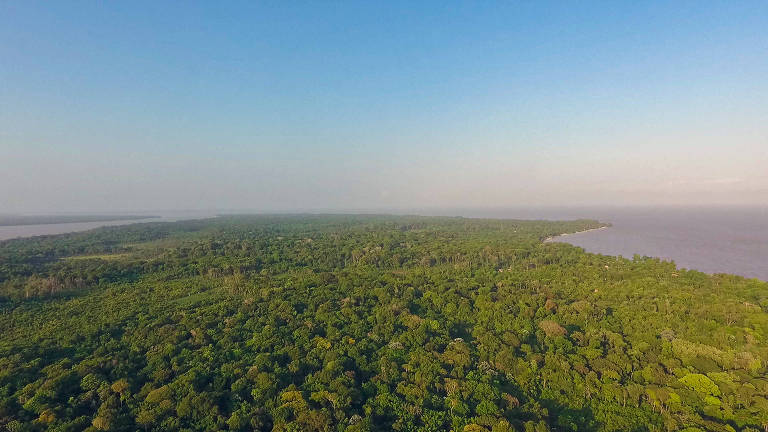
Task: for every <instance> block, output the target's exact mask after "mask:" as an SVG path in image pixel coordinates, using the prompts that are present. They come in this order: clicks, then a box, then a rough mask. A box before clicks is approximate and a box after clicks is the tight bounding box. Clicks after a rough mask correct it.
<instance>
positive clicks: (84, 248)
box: [0, 215, 768, 432]
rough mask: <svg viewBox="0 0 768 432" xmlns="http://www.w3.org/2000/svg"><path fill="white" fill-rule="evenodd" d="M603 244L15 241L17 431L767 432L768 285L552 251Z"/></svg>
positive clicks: (200, 230)
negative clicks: (586, 431) (679, 431)
mask: <svg viewBox="0 0 768 432" xmlns="http://www.w3.org/2000/svg"><path fill="white" fill-rule="evenodd" d="M599 226H601V225H600V224H599V223H597V222H594V221H586V220H582V221H570V222H546V221H514V220H504V221H501V220H480V219H463V218H422V217H390V216H308V215H307V216H269V217H268V216H258V217H256V216H233V217H222V218H217V219H214V220H209V221H186V222H177V223H171V224H168V223H150V224H135V225H130V226H124V227H110V228H103V229H99V230H94V231H90V232H86V233H77V234H67V235H60V236H49V237H39V238H32V239H22V240H12V241H6V242H1V243H0V296H2V300H0V429H2V428H4V429H7V430H21V431H42V430H60V431H68V430H71V431H75V430H91V431H97V430H114V431H134V430H157V431H165V430H169V431H175V430H176V431H182V430H184V431H203V430H243V431H244V430H274V431H298V430H307V431H332V430H333V431H350V432H352V431H378V430H381V431H384V430H398V431H439V430H453V431H457V432H458V431H546V430H566V431H567V430H600V431H632V430H637V431H640V430H702V431H703V430H711V431H732V430H744V431H754V430H764V428H766V427H768V379H766V377H765V375H766V370H765V364H766V359H768V347H767V346H766V341H765V338H766V335H768V316H766V314H765V313H764V312H763V310H764V309H765V308H767V307H768V284H766V283H764V282H760V281H757V280H754V279H753V280H747V279H744V278H740V277H736V276H729V275H714V276H709V275H705V274H702V273H699V272H694V271H683V270H678V269H676V267H675V265H674V264H673V263H669V262H663V261H660V260H657V259H650V258H643V257H635V258H634V259H632V260H628V259H623V258H615V257H607V256H601V255H594V254H587V253H585V252H584V251H583V250H581V249H579V248H576V247H573V246H570V245H567V244H560V243H543V242H542V241H543V240H544V239H546V238H547V237H550V236H552V235H556V234H560V233H564V232H575V231H580V230H585V229H590V228H595V227H599ZM75 258H76V259H75Z"/></svg>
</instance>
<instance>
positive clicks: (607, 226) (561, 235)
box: [543, 225, 611, 243]
mask: <svg viewBox="0 0 768 432" xmlns="http://www.w3.org/2000/svg"><path fill="white" fill-rule="evenodd" d="M610 227H611V226H610V225H606V226H601V227H600V228H590V229H588V230H584V231H576V232H573V233H562V234H558V235H556V236H550V237H547V238H545V239H544V241H543V243H551V242H553V241H555V239H557V238H560V237H567V236H571V235H574V234H582V233H588V232H590V231H600V230H603V229H606V228H610Z"/></svg>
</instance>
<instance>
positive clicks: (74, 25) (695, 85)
mask: <svg viewBox="0 0 768 432" xmlns="http://www.w3.org/2000/svg"><path fill="white" fill-rule="evenodd" d="M766 28H768V7H766V5H765V3H764V2H738V3H732V2H707V3H700V2H675V3H647V4H627V3H622V4H618V3H588V4H587V3H585V4H579V5H578V7H577V6H575V5H574V6H572V7H565V6H563V7H558V8H554V7H550V6H549V5H547V4H533V3H523V4H483V5H479V4H471V5H470V4H457V5H445V4H442V3H439V2H424V3H419V4H413V3H405V2H394V3H387V4H381V5H377V4H357V3H333V4H328V3H314V4H312V3H310V4H305V5H303V7H297V6H290V5H280V4H266V3H262V4H258V5H257V4H252V3H250V2H228V3H226V4H210V3H192V2H190V3H183V4H174V5H171V4H158V3H153V2H130V3H122V4H120V3H110V4H97V3H93V4H88V3H80V4H77V5H76V6H75V5H72V4H70V3H66V2H5V3H3V4H0V38H1V39H2V40H3V41H4V42H3V43H2V44H0V57H1V58H3V59H4V61H2V62H0V160H1V161H2V169H1V170H0V184H2V185H3V187H0V212H1V213H25V214H28V213H36V214H42V213H55V212H80V213H93V212H96V213H99V212H104V211H110V212H126V211H131V212H145V211H149V210H148V209H165V210H166V211H167V210H182V209H186V210H190V209H192V210H194V211H201V210H210V211H222V210H221V209H246V208H247V209H253V210H255V211H262V212H291V211H293V212H295V211H307V210H313V209H315V210H316V209H323V210H327V211H345V210H350V209H387V208H389V209H397V208H401V209H408V208H422V209H423V208H462V207H463V208H472V207H481V208H504V207H525V206H534V207H535V206H604V205H613V206H629V205H642V206H659V205H660V206H679V205H708V206H713V205H717V206H733V205H738V206H745V205H746V206H761V205H765V203H768V169H766V166H768V80H766V79H765V78H766V77H768V32H766V31H765V29H766Z"/></svg>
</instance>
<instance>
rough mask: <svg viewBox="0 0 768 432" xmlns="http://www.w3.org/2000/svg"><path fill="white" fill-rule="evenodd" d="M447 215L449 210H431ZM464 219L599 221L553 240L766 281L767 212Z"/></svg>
mask: <svg viewBox="0 0 768 432" xmlns="http://www.w3.org/2000/svg"><path fill="white" fill-rule="evenodd" d="M433 213H441V214H446V215H447V214H450V212H433ZM454 214H459V215H462V216H468V217H493V218H520V219H553V220H558V219H559V220H563V219H579V218H588V219H597V220H599V221H601V222H610V223H611V224H612V225H613V226H612V227H610V228H607V229H601V230H594V231H588V232H583V233H577V234H571V235H565V236H560V237H556V238H554V239H553V240H552V241H559V242H566V243H570V244H573V245H576V246H580V247H582V248H584V249H585V250H586V251H588V252H594V253H600V254H605V255H620V256H623V257H626V258H632V257H633V256H634V255H635V254H637V255H641V256H643V255H644V256H651V257H657V258H661V259H664V260H668V261H669V260H672V261H675V263H676V264H677V265H678V267H682V268H687V269H694V270H699V271H702V272H705V273H733V274H737V275H740V276H745V277H749V278H758V279H762V280H765V281H768V208H735V207H731V208H567V209H557V208H544V209H532V208H527V209H526V208H521V209H504V210H493V211H489V210H478V211H471V210H463V211H456V212H454Z"/></svg>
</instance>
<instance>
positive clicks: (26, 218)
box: [0, 215, 158, 226]
mask: <svg viewBox="0 0 768 432" xmlns="http://www.w3.org/2000/svg"><path fill="white" fill-rule="evenodd" d="M157 217H158V216H146V215H71V216H62V215H0V226H15V225H50V224H61V223H78V222H109V221H117V220H136V219H150V218H157Z"/></svg>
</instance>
